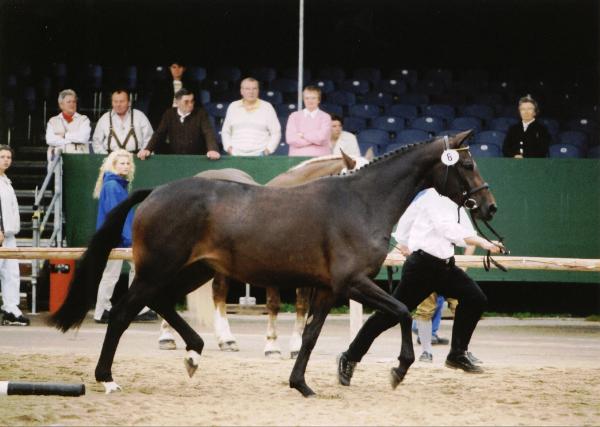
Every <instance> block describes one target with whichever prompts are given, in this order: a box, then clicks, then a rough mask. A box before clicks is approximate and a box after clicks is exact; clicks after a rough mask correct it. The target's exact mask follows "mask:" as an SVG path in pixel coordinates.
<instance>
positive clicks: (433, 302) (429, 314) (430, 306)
mask: <svg viewBox="0 0 600 427" xmlns="http://www.w3.org/2000/svg"><path fill="white" fill-rule="evenodd" d="M446 301H448V308H449V309H450V310H451V311H452V313H454V311H455V310H456V306H457V305H458V301H457V300H455V299H454V298H446ZM436 306H437V294H436V293H435V292H434V293H432V294H431V295H429V296H428V297H427V298H425V299H424V300H423V302H422V303H421V304H419V305H418V306H417V310H416V311H415V315H414V316H413V317H414V318H415V319H417V320H431V319H432V318H433V314H434V313H435V308H436Z"/></svg>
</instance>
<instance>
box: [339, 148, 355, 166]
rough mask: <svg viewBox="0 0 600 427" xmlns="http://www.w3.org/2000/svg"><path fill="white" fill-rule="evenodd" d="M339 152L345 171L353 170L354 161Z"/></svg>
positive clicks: (342, 151)
mask: <svg viewBox="0 0 600 427" xmlns="http://www.w3.org/2000/svg"><path fill="white" fill-rule="evenodd" d="M340 152H341V153H342V159H343V160H344V165H346V169H348V170H349V171H351V170H352V169H354V168H355V167H356V160H354V159H353V158H352V157H350V156H349V155H347V154H346V153H344V150H340Z"/></svg>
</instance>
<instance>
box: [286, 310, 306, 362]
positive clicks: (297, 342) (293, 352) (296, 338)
mask: <svg viewBox="0 0 600 427" xmlns="http://www.w3.org/2000/svg"><path fill="white" fill-rule="evenodd" d="M304 325H305V320H304V316H298V315H296V322H295V323H294V330H293V331H292V335H291V336H290V356H291V358H292V359H295V358H296V356H298V353H299V352H300V347H302V332H304Z"/></svg>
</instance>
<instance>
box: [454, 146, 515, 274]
mask: <svg viewBox="0 0 600 427" xmlns="http://www.w3.org/2000/svg"><path fill="white" fill-rule="evenodd" d="M444 148H445V150H446V151H448V150H450V143H449V141H448V136H447V135H444ZM446 151H445V152H446ZM454 151H467V152H468V153H469V156H470V155H471V153H470V151H469V147H461V148H454ZM457 163H458V162H456V163H454V164H452V165H446V174H445V177H444V190H446V184H447V183H448V172H449V170H450V168H451V167H454V170H455V171H456V174H457V176H458V180H459V182H460V187H461V197H462V199H461V201H460V202H461V203H458V218H459V221H460V207H461V206H462V207H464V208H465V209H467V210H468V211H469V214H470V215H471V220H472V222H473V225H474V226H475V229H476V230H477V232H478V233H479V235H480V236H481V237H483V238H484V239H485V240H487V241H488V242H489V243H491V244H492V245H494V246H497V247H499V248H500V253H502V254H510V251H509V250H508V249H506V248H505V247H504V244H503V242H504V237H502V236H501V235H500V234H498V232H497V231H496V230H495V229H494V228H493V227H492V226H491V225H490V224H489V223H488V222H487V221H486V220H484V219H482V220H481V222H483V223H484V224H485V226H486V227H487V229H488V230H489V231H490V232H491V233H492V234H493V235H494V236H496V238H497V239H498V242H499V243H495V242H493V241H491V240H490V239H489V238H488V237H487V236H486V235H485V234H484V233H483V232H482V231H481V229H480V228H479V225H478V223H477V219H476V218H475V215H474V211H476V210H477V209H478V208H479V206H478V205H477V201H476V200H475V199H473V198H472V196H473V195H474V194H476V193H477V192H479V191H482V190H487V189H489V188H490V186H489V184H488V183H487V182H484V183H483V184H481V185H479V186H477V187H475V188H471V187H470V186H469V183H468V181H467V180H466V178H465V177H464V176H463V175H462V174H461V173H460V170H459V168H458V167H456V164H457ZM492 264H493V265H495V266H496V267H497V268H499V269H500V270H502V271H508V270H507V268H506V267H504V266H503V265H502V264H500V263H499V262H498V261H496V260H495V259H494V258H492V254H491V251H489V250H488V251H487V253H486V255H485V257H484V258H483V268H484V269H485V271H490V268H491V265H492Z"/></svg>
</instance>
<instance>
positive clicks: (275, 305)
mask: <svg viewBox="0 0 600 427" xmlns="http://www.w3.org/2000/svg"><path fill="white" fill-rule="evenodd" d="M280 305H281V296H280V294H279V289H277V288H267V311H268V312H269V320H268V323H267V342H266V343H265V357H273V358H279V357H281V349H280V348H279V344H278V343H277V324H276V323H277V315H278V314H279V307H280Z"/></svg>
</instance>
